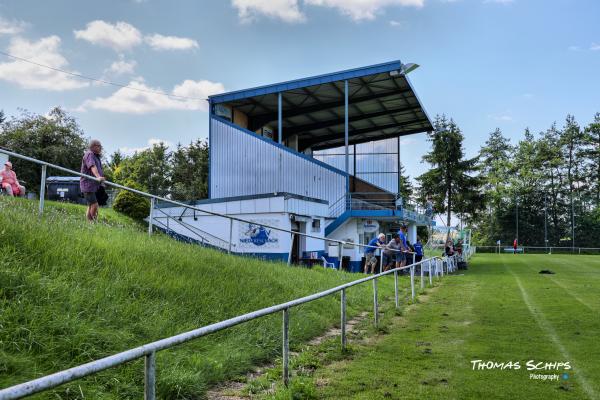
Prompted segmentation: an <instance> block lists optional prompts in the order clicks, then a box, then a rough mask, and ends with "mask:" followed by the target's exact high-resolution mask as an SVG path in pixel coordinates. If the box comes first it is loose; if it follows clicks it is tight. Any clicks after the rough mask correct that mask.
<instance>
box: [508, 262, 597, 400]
mask: <svg viewBox="0 0 600 400" xmlns="http://www.w3.org/2000/svg"><path fill="white" fill-rule="evenodd" d="M502 264H504V267H505V268H506V269H508V271H509V272H510V273H511V275H512V276H513V277H514V278H515V280H516V281H517V285H519V290H520V291H521V296H522V297H523V301H524V302H525V304H526V305H527V308H528V309H529V312H530V313H531V315H532V316H533V318H534V319H535V321H536V322H537V324H538V326H539V327H540V328H541V329H542V330H543V331H545V332H546V334H547V335H548V337H549V338H550V340H552V342H554V344H555V345H556V347H557V348H558V350H559V351H560V353H561V355H562V356H563V357H564V358H565V360H572V361H573V364H575V360H574V359H573V357H571V355H570V354H569V352H568V351H567V349H566V347H565V346H564V345H563V344H562V343H561V341H560V339H559V338H558V335H557V334H556V331H555V330H554V328H553V327H552V325H551V324H550V323H549V322H548V320H546V318H545V317H544V313H543V312H542V311H541V310H540V309H536V308H535V307H534V306H533V303H532V302H531V299H530V298H529V295H528V294H527V292H526V291H525V288H524V287H523V284H522V283H521V280H520V279H519V277H518V276H517V275H516V274H515V273H514V272H513V271H512V269H510V268H509V267H508V266H507V265H506V263H505V262H504V259H503V260H502ZM575 379H577V380H578V381H579V383H581V387H582V389H583V390H584V392H585V393H587V395H588V397H589V398H590V399H592V400H597V399H598V395H597V394H596V392H595V391H594V389H593V388H592V387H591V386H590V384H589V382H588V381H587V379H585V377H584V376H583V373H582V372H581V370H579V371H577V374H576V375H575Z"/></svg>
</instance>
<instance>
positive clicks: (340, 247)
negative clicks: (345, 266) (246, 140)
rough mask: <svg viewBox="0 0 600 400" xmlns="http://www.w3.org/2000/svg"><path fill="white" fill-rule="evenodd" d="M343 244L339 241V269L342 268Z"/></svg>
mask: <svg viewBox="0 0 600 400" xmlns="http://www.w3.org/2000/svg"><path fill="white" fill-rule="evenodd" d="M342 250H343V247H342V244H341V243H338V259H339V266H338V271H341V270H342Z"/></svg>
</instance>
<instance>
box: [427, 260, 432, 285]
mask: <svg viewBox="0 0 600 400" xmlns="http://www.w3.org/2000/svg"><path fill="white" fill-rule="evenodd" d="M427 275H429V286H433V278H432V277H431V260H429V261H427Z"/></svg>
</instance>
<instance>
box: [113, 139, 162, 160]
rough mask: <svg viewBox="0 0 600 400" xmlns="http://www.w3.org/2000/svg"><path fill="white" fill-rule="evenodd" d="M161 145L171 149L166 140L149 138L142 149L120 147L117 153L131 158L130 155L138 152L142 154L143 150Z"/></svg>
mask: <svg viewBox="0 0 600 400" xmlns="http://www.w3.org/2000/svg"><path fill="white" fill-rule="evenodd" d="M161 143H163V144H164V145H165V146H167V147H172V146H173V143H171V142H169V141H168V140H163V139H156V138H151V139H148V142H147V145H146V146H142V147H120V148H119V151H120V152H121V153H123V155H125V156H131V155H133V154H135V153H139V152H142V151H144V150H148V149H150V148H152V146H154V145H155V144H161Z"/></svg>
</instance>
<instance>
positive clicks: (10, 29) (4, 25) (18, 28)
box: [0, 16, 27, 35]
mask: <svg viewBox="0 0 600 400" xmlns="http://www.w3.org/2000/svg"><path fill="white" fill-rule="evenodd" d="M26 26H27V24H26V23H25V22H23V21H17V20H11V21H9V20H7V19H4V18H2V16H0V35H16V34H17V33H21V32H23V30H25V27H26Z"/></svg>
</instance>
